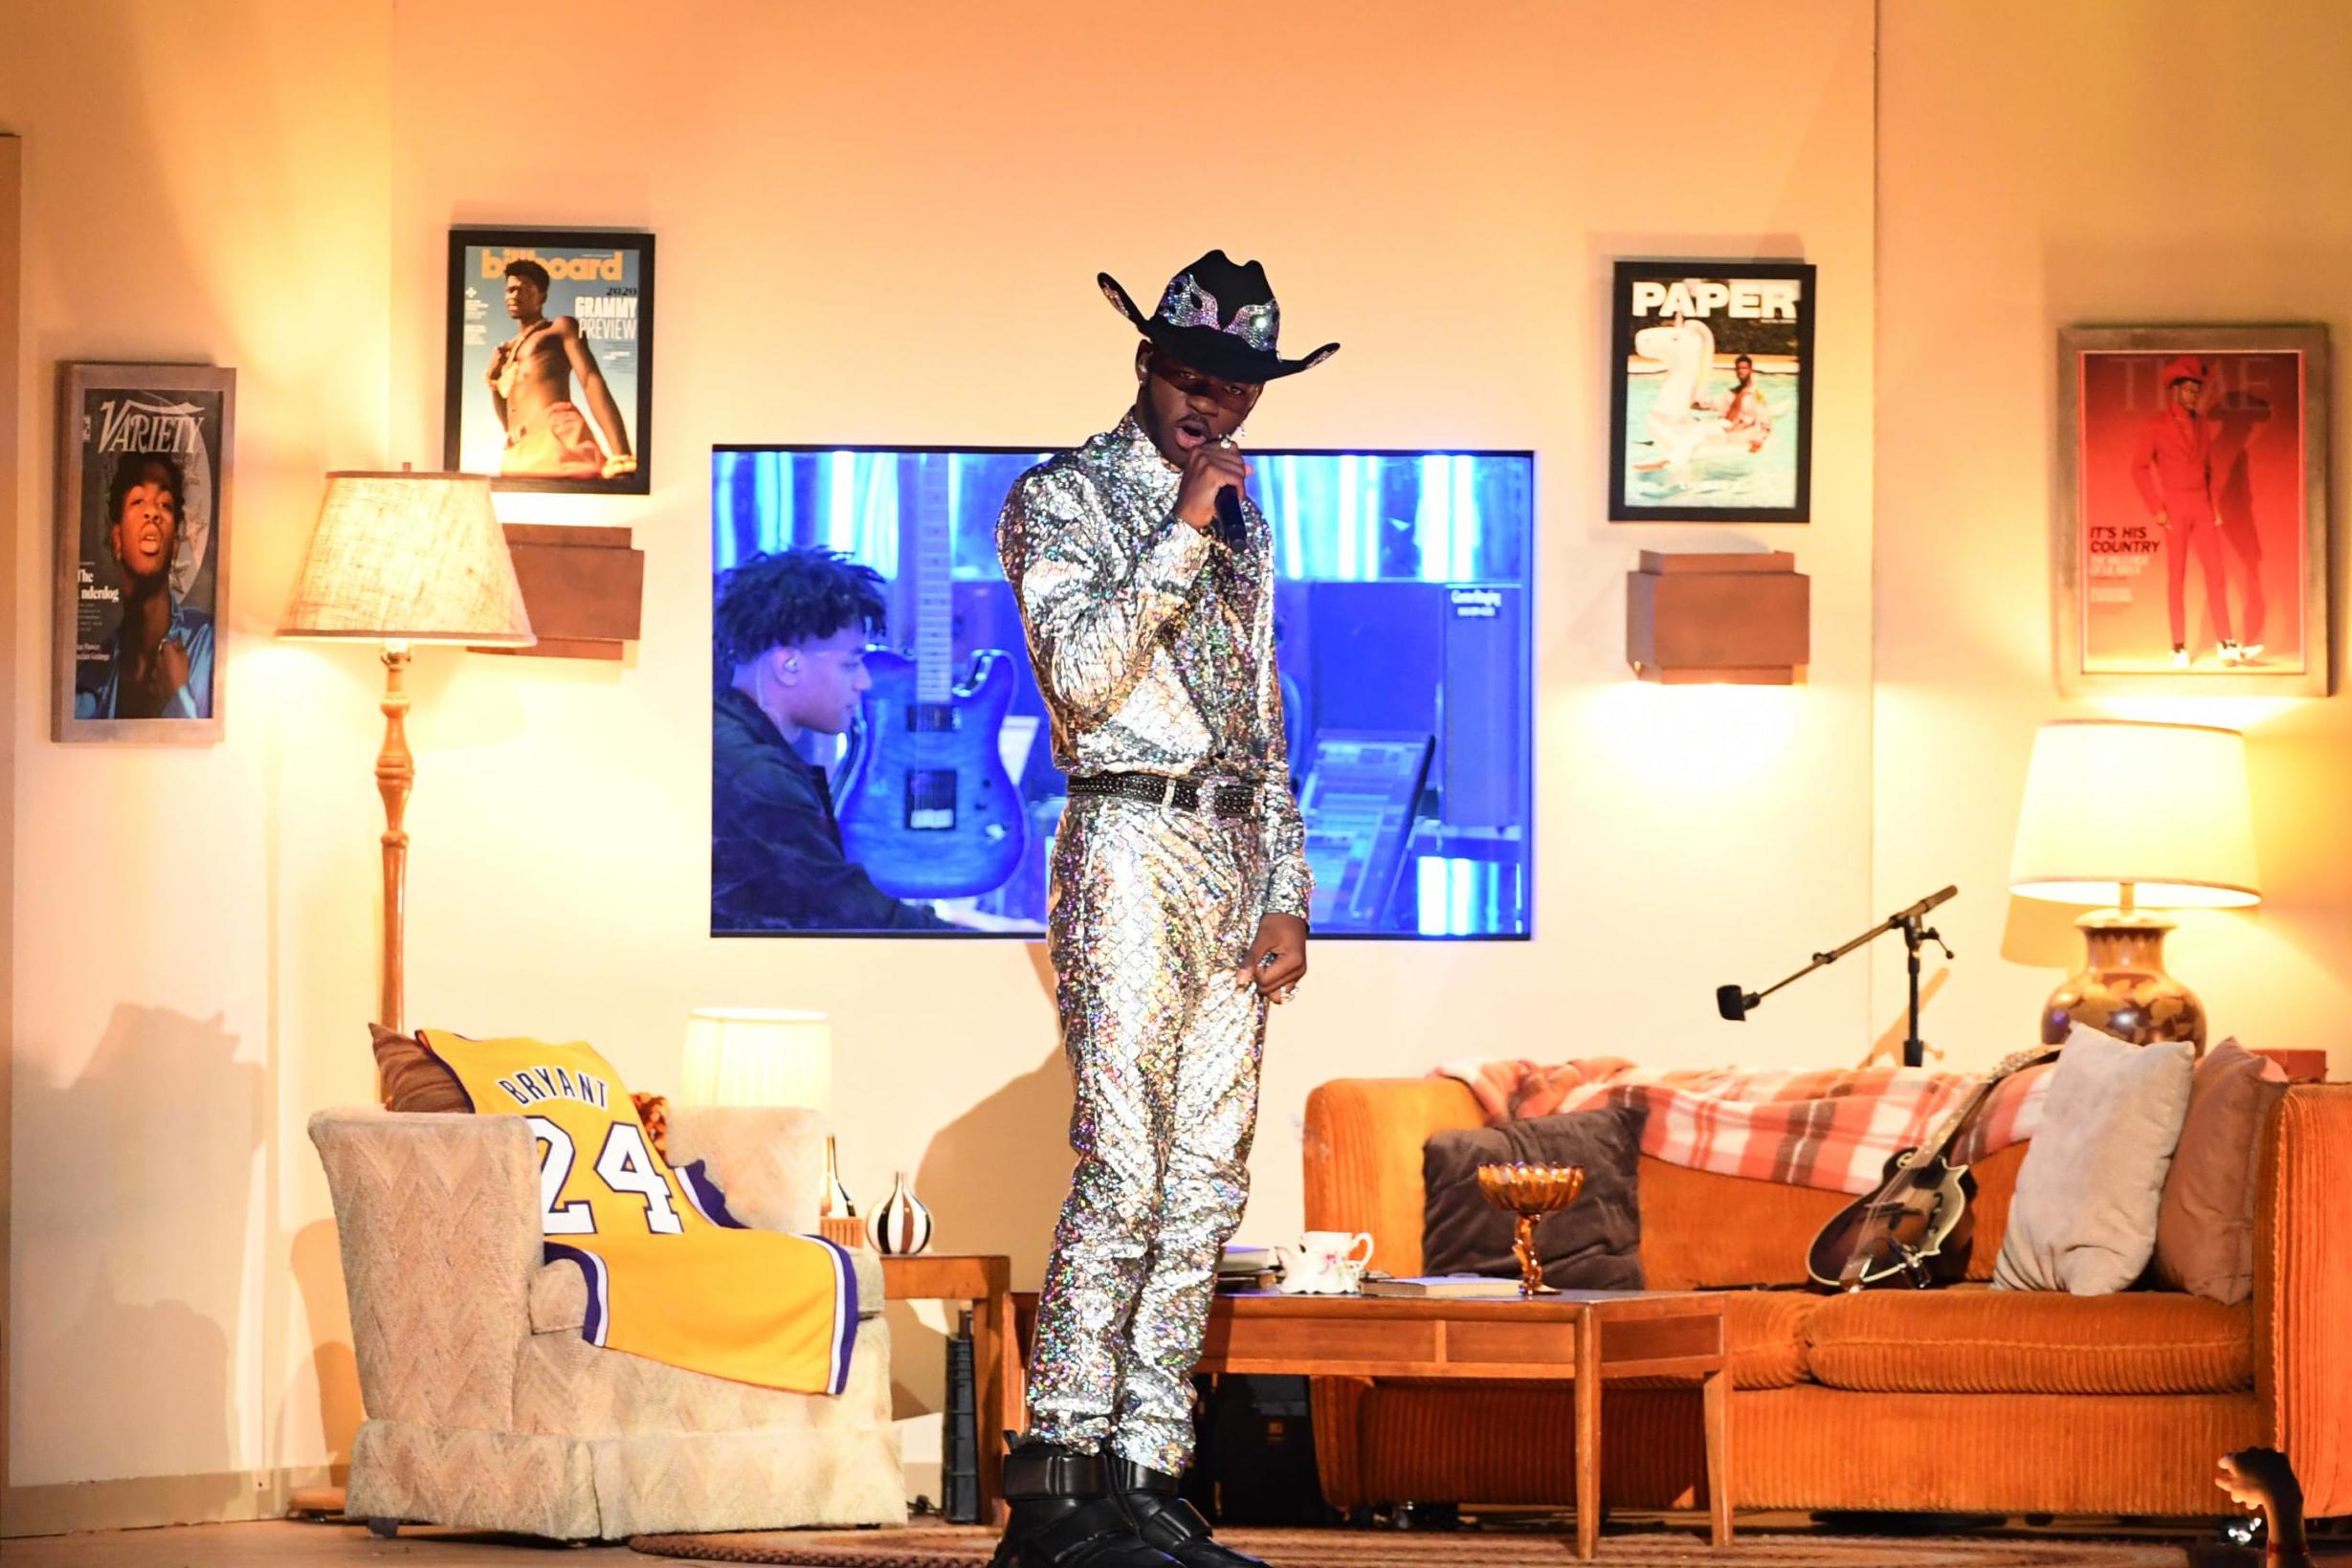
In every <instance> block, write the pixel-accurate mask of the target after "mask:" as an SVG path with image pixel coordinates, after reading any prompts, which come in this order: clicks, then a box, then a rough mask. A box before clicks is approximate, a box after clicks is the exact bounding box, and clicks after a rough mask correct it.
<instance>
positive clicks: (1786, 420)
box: [1609, 259, 1815, 522]
mask: <svg viewBox="0 0 2352 1568" xmlns="http://www.w3.org/2000/svg"><path fill="white" fill-rule="evenodd" d="M1814 308H1815V307H1814V288H1813V268H1812V267H1811V266H1810V265H1809V264H1808V263H1806V262H1802V261H1724V260H1720V259H1718V260H1710V261H1620V262H1618V263H1617V267H1616V276H1615V279H1614V282H1613V284H1612V286H1611V288H1610V291H1609V317H1610V328H1609V330H1610V349H1611V352H1610V355H1609V520H1611V521H1612V522H1805V521H1807V520H1808V519H1810V518H1811V516H1812V504H1813V497H1812V489H1813V460H1812V458H1813V315H1814Z"/></svg>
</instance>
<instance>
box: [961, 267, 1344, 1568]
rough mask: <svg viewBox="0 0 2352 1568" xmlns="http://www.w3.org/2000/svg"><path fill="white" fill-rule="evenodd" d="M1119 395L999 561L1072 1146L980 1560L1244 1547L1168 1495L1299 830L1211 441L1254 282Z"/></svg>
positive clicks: (1289, 901)
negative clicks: (1047, 885)
mask: <svg viewBox="0 0 2352 1568" xmlns="http://www.w3.org/2000/svg"><path fill="white" fill-rule="evenodd" d="M1097 281H1098V284H1099V285H1100V287H1101V289H1102V292H1103V294H1104V295H1105V296H1106V297H1107V298H1109V299H1110V301H1111V303H1112V304H1113V305H1114V306H1115V307H1116V308H1118V309H1119V311H1120V312H1121V314H1122V315H1124V316H1125V317H1126V318H1127V319H1128V320H1130V321H1132V322H1133V323H1134V324H1135V325H1136V326H1137V327H1138V328H1139V329H1140V330H1141V331H1142V333H1143V342H1142V343H1141V344H1140V345H1139V346H1138V348H1137V350H1136V354H1135V377H1136V382H1137V386H1138V390H1137V394H1136V399H1135V404H1134V407H1133V408H1131V409H1129V410H1128V411H1127V413H1126V415H1125V417H1124V418H1122V419H1121V421H1120V422H1119V425H1118V427H1117V428H1116V429H1114V430H1112V431H1109V432H1108V433H1106V434H1102V435H1098V436H1095V437H1093V438H1092V439H1091V440H1089V441H1087V442H1086V443H1085V444H1084V445H1082V446H1080V447H1079V448H1078V449H1077V450H1076V451H1075V452H1070V453H1062V454H1060V455H1058V456H1055V457H1054V458H1052V459H1050V460H1049V461H1047V462H1045V463H1042V464H1040V465H1039V466H1038V467H1036V468H1033V469H1032V470H1030V471H1029V472H1028V473H1027V474H1024V475H1022V476H1021V477H1020V479H1019V480H1018V481H1016V482H1015V483H1014V485H1013V487H1012V492H1011V494H1010V496H1008V497H1006V499H1005V508H1004V512H1003V515H1002V516H1001V518H1000V519H998V522H997V533H996V541H997V553H998V555H999V556H1000V557H1001V558H1002V560H1003V562H1004V566H1005V575H1006V577H1007V579H1008V580H1009V581H1010V583H1011V585H1012V588H1013V593H1014V596H1015V598H1016V599H1017V600H1018V601H1019V604H1020V607H1021V619H1022V624H1023V626H1024V628H1025V629H1026V630H1027V632H1028V639H1029V651H1030V663H1031V666H1032V669H1033V670H1034V672H1035V674H1036V677H1037V685H1038V688H1039V690H1040V691H1041V692H1042V693H1043V694H1044V696H1045V700H1046V708H1047V712H1048V715H1049V717H1050V718H1051V719H1052V723H1053V736H1054V762H1055V764H1056V765H1058V766H1059V767H1060V768H1061V769H1062V770H1063V771H1064V772H1065V773H1067V774H1068V775H1069V776H1070V804H1069V808H1068V810H1067V811H1066V812H1065V814H1064V815H1063V817H1062V822H1061V828H1060V830H1059V832H1058V834H1057V836H1056V838H1055V841H1054V859H1053V894H1052V913H1051V916H1050V919H1049V937H1048V943H1049V948H1050V951H1051V954H1052V957H1053V961H1054V978H1055V987H1056V989H1055V996H1056V1004H1057V1006H1058V1008H1059V1011H1060V1015H1061V1029H1062V1044H1063V1047H1064V1049H1065V1051H1066V1052H1067V1054H1068V1056H1069V1059H1070V1066H1071V1075H1072V1077H1073V1079H1074V1089H1075V1099H1076V1108H1075V1110H1074V1112H1073V1115H1072V1117H1071V1128H1070V1142H1071V1147H1072V1148H1073V1149H1074V1150H1075V1151H1076V1155H1077V1167H1076V1171H1075V1172H1074V1173H1073V1176H1072V1179H1071V1187H1070V1197H1069V1200H1068V1202H1067V1203H1066V1204H1064V1205H1063V1208H1062V1212H1061V1222H1060V1225H1059V1226H1058V1227H1057V1228H1056V1229H1055V1231H1054V1250H1053V1255H1052V1257H1051V1259H1050V1260H1049V1261H1048V1263H1047V1265H1046V1274H1045V1282H1044V1289H1043V1291H1042V1292H1041V1293H1040V1295H1039V1298H1038V1303H1037V1326H1036V1336H1035V1349H1034V1353H1033V1355H1032V1358H1031V1361H1030V1369H1029V1427H1030V1429H1029V1433H1028V1436H1027V1437H1026V1438H1024V1439H1022V1440H1021V1441H1020V1442H1019V1443H1017V1444H1016V1445H1015V1446H1014V1447H1013V1449H1012V1452H1011V1454H1010V1457H1009V1458H1008V1459H1007V1460H1006V1463H1005V1471H1004V1492H1005V1496H1006V1498H1007V1500H1008V1501H1009V1502H1010V1504H1011V1505H1012V1516H1011V1519H1010V1522H1009V1523H1008V1524H1007V1526H1006V1529H1005V1534H1004V1537H1003V1539H1002V1540H1001V1541H1000V1542H999V1543H998V1546H997V1550H996V1557H995V1565H996V1568H1168V1564H1170V1563H1171V1562H1175V1563H1182V1564H1184V1565H1186V1568H1240V1565H1245V1564H1249V1563H1252V1562H1254V1561H1255V1559H1254V1558H1251V1557H1244V1556H1242V1555H1241V1554H1240V1553H1237V1552H1234V1551H1232V1550H1231V1549H1230V1548H1228V1547H1225V1546H1222V1545H1220V1544H1219V1543H1218V1542H1216V1541H1215V1540H1213V1539H1211V1538H1210V1536H1209V1527H1208V1525H1207V1524H1206V1523H1205V1522H1204V1521H1203V1520H1202V1519H1201V1517H1200V1515H1199V1514H1198V1513H1194V1512H1193V1511H1192V1509H1191V1508H1190V1506H1189V1505H1188V1504H1187V1503H1185V1502H1184V1501H1183V1500H1182V1499H1181V1498H1179V1497H1178V1496H1177V1494H1176V1490H1177V1480H1178V1477H1179V1475H1180V1473H1181V1472H1182V1471H1183V1470H1184V1469H1185V1467H1186V1466H1187V1464H1188V1463H1189V1462H1190V1460H1191V1457H1192V1441H1193V1439H1192V1368H1193V1366H1194V1365H1195V1364H1196V1363H1197V1362H1198V1361H1199V1359H1200V1352H1201V1343H1202V1337H1203V1335H1204V1332H1205V1330H1206V1328H1207V1324H1208V1315H1209V1293H1210V1291H1211V1289H1212V1287H1213V1285H1214V1282H1215V1273H1216V1267H1217V1262H1218V1258H1219V1255H1220V1253H1221V1252H1222V1250H1223V1248H1224V1245H1225V1243H1226V1241H1227V1240H1228V1239H1229V1238H1230V1237H1231V1235H1232V1232H1233V1227H1234V1226H1235V1225H1236V1224H1238V1223H1239V1221H1240V1218H1241V1209H1242V1204H1243V1201H1244V1198H1245V1196H1246V1194H1247V1192H1248V1188H1249V1165H1248V1159H1249V1151H1250V1139H1251V1134H1252V1132H1253V1130H1254V1126H1255V1123H1256V1119H1257V1078H1258V1058H1259V1053H1260V1050H1261V1049H1262V1046H1263V1042H1264V1038H1265V1027H1266V1006H1267V1004H1268V1003H1270V1002H1283V1001H1287V1000H1288V999H1289V998H1290V996H1291V994H1292V992H1293V991H1294V990H1295V989H1296V988H1297V986H1298V982H1299V979H1300V978H1301V977H1302V976H1303V975H1304V974H1305V973H1306V939H1307V922H1306V912H1307V900H1308V894H1309V893H1310V892H1311V886H1312V878H1311V877H1310V875H1309V872H1308V870H1307V862H1306V853H1305V834H1304V832H1303V830H1302V828H1301V827H1300V822H1299V816H1298V805H1297V803H1296V802H1295V801H1294V800H1293V799H1292V796H1291V791H1290V764H1289V758H1288V753H1287V749H1286V747H1285V744H1284V738H1283V728H1282V698H1281V688H1280V685H1279V683H1278V680H1277V677H1276V671H1275V659H1274V586H1275V573H1274V560H1273V542H1272V537H1271V534H1270V531H1269V530H1268V528H1267V526H1266V519H1265V518H1264V517H1263V516H1262V515H1261V514H1260V513H1259V512H1258V510H1257V508H1256V507H1255V506H1254V504H1252V503H1251V502H1250V500H1249V499H1248V497H1246V496H1245V495H1244V494H1243V487H1244V485H1245V483H1246V481H1247V479H1248V476H1249V464H1248V462H1247V460H1246V459H1244V458H1243V456H1242V454H1241V452H1240V451H1239V449H1238V448H1236V447H1235V445H1234V439H1233V438H1234V436H1235V434H1236V432H1237V431H1239V429H1240V426H1241V422H1242V420H1243V419H1244V418H1245V417H1246V416H1247V415H1248V414H1249V412H1250V410H1251V409H1253V408H1254V407H1255V406H1256V403H1257V400H1258V397H1259V395H1260V393H1262V392H1263V391H1264V389H1265V384H1266V383H1267V382H1269V381H1272V380H1274V379H1276V378H1277V377H1281V376H1289V375H1294V374H1296V373H1298V371H1301V370H1305V369H1308V368H1309V367H1311V366H1313V365H1316V364H1320V363H1321V362H1322V361H1323V360H1325V359H1327V358H1329V357H1330V356H1331V355H1332V354H1333V353H1334V352H1335V351H1336V350H1337V349H1338V347H1339V345H1338V344H1337V343H1332V344H1328V345H1326V346H1324V347H1322V348H1319V349H1317V350H1316V351H1315V352H1314V353H1312V354H1310V355H1308V356H1306V357H1305V358H1304V359H1298V360H1285V359H1282V358H1280V357H1279V355H1278V354H1277V353H1276V346H1275V340H1276V328H1277V324H1278V320H1277V312H1276V303H1275V298H1274V294H1273V291H1272V290H1271V289H1270V288H1269V287H1268V285H1267V282H1266V275H1265V272H1264V269H1262V268H1261V267H1259V266H1258V264H1257V263H1256V262H1254V261H1253V262H1250V263H1248V264H1247V265H1242V266H1237V265H1235V264H1234V263H1233V262H1232V261H1231V260H1229V259H1228V258H1227V256H1226V254H1225V253H1224V252H1222V251H1214V252H1211V253H1209V254H1208V255H1205V256H1203V257H1202V258H1201V259H1200V260H1198V261H1196V262H1194V263H1193V264H1192V265H1191V267H1189V268H1188V269H1187V270H1186V271H1185V272H1183V273H1180V274H1178V275H1177V276H1176V277H1175V278H1174V279H1173V280H1172V281H1171V282H1170V283H1169V284H1168V286H1167V290H1166V292H1165V294H1164V295H1163V296H1162V298H1161V300H1160V305H1159V308H1158V310H1156V311H1155V312H1153V313H1152V314H1151V315H1150V316H1148V317H1147V316H1145V315H1144V314H1143V312H1142V311H1140V310H1138V309H1137V308H1136V306H1135V302H1134V301H1133V300H1132V299H1131V298H1128V296H1127V293H1126V291H1125V290H1124V289H1121V287H1120V286H1119V285H1118V284H1117V283H1116V282H1114V281H1113V280H1112V279H1111V277H1110V276H1109V275H1108V274H1104V275H1102V276H1099V277H1098V279H1097Z"/></svg>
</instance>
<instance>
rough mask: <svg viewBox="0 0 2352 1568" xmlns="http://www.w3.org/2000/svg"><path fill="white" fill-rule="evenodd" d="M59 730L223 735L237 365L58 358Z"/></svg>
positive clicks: (122, 736) (53, 731)
mask: <svg viewBox="0 0 2352 1568" xmlns="http://www.w3.org/2000/svg"><path fill="white" fill-rule="evenodd" d="M57 403H58V407H57V523H56V539H57V550H56V557H55V559H56V607H55V619H54V625H53V632H54V637H55V659H54V661H53V668H54V670H55V690H54V693H53V696H54V703H53V707H52V710H51V712H52V718H51V721H50V735H51V738H52V739H53V740H148V741H166V742H185V741H193V742H199V743H203V742H210V741H213V740H219V739H220V733H221V709H222V704H223V696H224V694H223V693H222V691H221V677H222V666H221V663H220V661H219V659H218V658H217V657H216V653H217V649H218V633H219V629H220V628H221V627H224V626H226V625H227V624H228V616H229V481H230V453H231V452H232V451H233V448H234V443H235V438H236V372H235V371H233V370H224V369H219V368H216V367H214V366H211V365H203V364H60V365H59V366H58V376H57Z"/></svg>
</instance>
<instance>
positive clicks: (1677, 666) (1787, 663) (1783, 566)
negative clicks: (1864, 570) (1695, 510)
mask: <svg viewBox="0 0 2352 1568" xmlns="http://www.w3.org/2000/svg"><path fill="white" fill-rule="evenodd" d="M1796 568H1797V558H1796V557H1795V556H1793V555H1790V554H1788V553H1787V552H1786V551H1782V550H1775V551H1770V552H1763V553H1753V554H1747V555H1727V554H1673V555H1670V554H1668V553H1666V552H1664V551H1661V550H1644V551H1643V552H1642V553H1641V570H1639V571H1635V572H1628V573H1626V575H1625V597H1626V605H1625V656H1626V662H1628V663H1629V664H1631V665H1632V667H1633V673H1634V674H1637V675H1639V676H1640V677H1641V678H1642V679H1644V680H1653V681H1657V682H1659V683H1660V684H1662V685H1667V686H1692V685H1702V684H1711V683H1712V684H1731V685H1740V686H1786V685H1789V684H1791V683H1792V682H1794V681H1795V679H1796V678H1797V671H1798V670H1799V669H1800V668H1802V667H1803V666H1805V665H1806V664H1808V663H1809V662H1811V658H1812V632H1811V619H1812V591H1811V590H1812V583H1811V581H1810V580H1809V579H1808V578H1807V577H1806V576H1805V575H1804V574H1803V573H1801V572H1799V571H1798V570H1797V569H1796Z"/></svg>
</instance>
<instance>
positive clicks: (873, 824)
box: [836, 453, 1028, 898]
mask: <svg viewBox="0 0 2352 1568" xmlns="http://www.w3.org/2000/svg"><path fill="white" fill-rule="evenodd" d="M916 461H917V465H918V467H919V468H920V469H921V475H922V479H921V495H920V497H919V498H918V504H917V506H916V509H915V527H914V538H913V540H912V541H911V542H912V545H913V549H912V551H911V552H910V553H911V555H912V557H913V560H914V563H915V574H914V575H915V648H914V655H915V656H914V657H913V658H911V659H910V658H906V657H904V656H902V655H900V654H898V653H891V652H875V653H870V654H868V655H867V656H866V668H867V670H868V671H870V672H871V673H872V674H873V676H874V687H873V689H872V690H871V691H869V692H867V693H866V696H865V702H864V705H863V708H862V710H861V722H860V724H859V726H858V731H859V733H858V739H857V744H856V748H855V750H854V753H853V754H852V756H851V759H850V762H849V766H848V768H847V770H846V771H845V773H844V776H843V777H844V784H843V786H842V789H841V798H840V801H839V804H838V806H837V808H836V814H837V815H838V817H839V819H840V823H841V839H842V846H843V849H844V850H845V851H846V852H847V854H848V855H849V857H850V858H851V859H852V860H854V861H856V862H857V863H858V864H859V865H861V866H863V867H865V869H866V874H867V875H869V876H871V877H873V878H874V884H875V886H876V887H878V888H880V889H881V890H882V891H883V892H884V893H887V894H891V895H892V896H893V897H896V898H964V897H970V896H972V895H974V894H983V893H987V892H990V891H991V890H993V889H995V888H998V887H1001V886H1003V885H1004V883H1005V882H1006V881H1007V880H1008V879H1010V877H1011V875H1012V873H1013V872H1014V871H1015V870H1017V869H1018V868H1019V866H1020V863H1021V850H1022V849H1023V847H1024V845H1025V842H1026V840H1027V836H1028V818H1027V815H1026V813H1025V812H1024V811H1023V809H1022V806H1021V796H1020V791H1019V790H1018V789H1017V788H1016V787H1015V786H1014V784H1013V782H1012V775H1011V774H1010V773H1009V772H1007V771H1006V768H1005V760H1004V755H1003V752H1002V750H1001V749H1000V747H999V743H998V739H997V738H998V734H999V732H1000V731H1001V730H1003V728H1004V724H1005V715H1006V713H1007V712H1008V711H1009V710H1010V707H1011V705H1012V695H1013V687H1014V685H1015V684H1016V683H1017V682H1018V681H1019V679H1020V670H1019V665H1018V662H1017V661H1016V660H1014V659H1013V657H1012V656H1011V655H1010V654H1009V653H1006V652H1004V651H1001V650H998V649H987V650H984V651H980V652H978V653H975V654H973V655H972V672H971V679H970V680H969V681H968V682H966V683H965V684H964V685H962V686H958V685H956V684H955V673H954V670H953V669H952V664H953V661H954V631H955V622H954V615H955V606H954V598H953V594H954V574H953V562H952V555H951V551H952V542H953V541H952V534H953V529H954V527H955V518H954V515H953V513H952V511H951V509H950V505H949V498H948V494H947V482H946V477H945V475H946V469H947V465H948V464H949V463H951V462H953V461H954V459H953V458H952V457H949V456H945V455H941V454H937V453H932V454H926V455H924V456H922V457H920V458H918V459H917V460H916Z"/></svg>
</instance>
